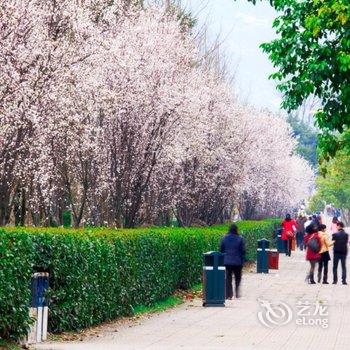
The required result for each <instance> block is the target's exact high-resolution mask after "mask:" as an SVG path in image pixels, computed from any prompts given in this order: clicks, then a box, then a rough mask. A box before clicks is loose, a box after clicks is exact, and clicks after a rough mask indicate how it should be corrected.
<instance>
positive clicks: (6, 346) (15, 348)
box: [0, 339, 21, 350]
mask: <svg viewBox="0 0 350 350" xmlns="http://www.w3.org/2000/svg"><path fill="white" fill-rule="evenodd" d="M20 349H21V347H20V346H19V345H18V344H15V343H12V342H9V341H5V340H2V339H0V350H20Z"/></svg>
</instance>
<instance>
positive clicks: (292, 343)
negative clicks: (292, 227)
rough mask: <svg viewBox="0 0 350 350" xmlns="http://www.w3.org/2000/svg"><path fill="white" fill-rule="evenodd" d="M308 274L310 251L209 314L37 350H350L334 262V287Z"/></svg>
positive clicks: (254, 278)
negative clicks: (308, 281) (308, 278)
mask: <svg viewBox="0 0 350 350" xmlns="http://www.w3.org/2000/svg"><path fill="white" fill-rule="evenodd" d="M348 265H349V264H348ZM307 268H308V263H307V262H306V261H305V253H304V252H293V253H292V257H290V258H288V257H285V256H284V255H282V254H280V269H279V270H278V271H273V270H272V271H271V270H270V273H269V274H266V275H261V274H256V273H246V274H244V275H243V282H242V298H241V299H238V300H232V301H227V302H226V307H225V308H209V307H208V308H204V307H202V302H201V300H199V299H195V300H194V301H193V302H187V303H185V304H183V305H180V306H179V307H177V308H175V309H172V310H168V311H166V312H163V313H160V314H157V315H154V316H151V317H150V318H148V317H144V318H141V319H140V320H138V321H131V322H127V323H124V324H121V325H120V324H119V323H116V324H110V325H108V326H105V327H103V328H102V329H101V330H100V331H99V336H98V337H96V336H92V337H87V338H86V339H84V340H83V341H79V342H53V343H44V344H38V345H37V346H36V349H45V350H53V349H55V350H56V349H67V350H109V349H111V350H113V349H118V350H131V349H135V350H136V349H137V350H138V349H145V350H146V349H147V350H148V349H149V350H151V349H152V350H158V349H159V350H166V349H168V350H175V349H176V350H177V349H182V350H190V349H191V350H195V349H201V350H203V349H205V350H209V349H215V350H216V349H220V350H221V349H226V350H229V349H230V350H232V349H237V350H238V349H239V350H244V349H247V350H248V349H249V350H250V349H259V350H263V349H266V350H267V349H269V350H274V349H276V350H277V349H283V350H286V349H298V350H302V349H308V350H313V349H315V350H316V349H317V350H320V349H322V350H331V349H332V350H348V349H350V332H349V331H350V293H349V287H348V286H346V285H342V284H339V283H338V284H337V285H332V284H331V282H332V261H331V262H330V264H329V270H330V272H329V282H330V284H329V285H323V284H316V285H309V284H306V283H305V282H304V279H305V275H306V270H307ZM339 269H340V266H339ZM339 273H340V270H339V272H338V274H339ZM349 281H350V278H349ZM280 302H282V303H280ZM263 303H264V305H265V306H264V305H262V304H263ZM327 324H328V327H327Z"/></svg>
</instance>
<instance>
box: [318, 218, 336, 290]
mask: <svg viewBox="0 0 350 350" xmlns="http://www.w3.org/2000/svg"><path fill="white" fill-rule="evenodd" d="M318 234H319V236H320V240H321V250H320V254H321V257H320V262H319V264H318V274H317V282H318V283H321V278H322V270H323V279H322V283H323V284H328V281H327V278H328V261H329V260H331V257H330V255H329V248H330V247H331V246H332V245H333V244H334V243H333V242H331V241H330V240H329V238H328V233H327V226H326V225H323V224H322V225H320V231H319V232H318Z"/></svg>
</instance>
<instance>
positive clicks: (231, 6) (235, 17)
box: [183, 0, 281, 112]
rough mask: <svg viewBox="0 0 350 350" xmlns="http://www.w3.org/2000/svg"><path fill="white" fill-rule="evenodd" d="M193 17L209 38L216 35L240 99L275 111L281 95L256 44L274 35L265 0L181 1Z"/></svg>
mask: <svg viewBox="0 0 350 350" xmlns="http://www.w3.org/2000/svg"><path fill="white" fill-rule="evenodd" d="M183 4H184V6H185V8H186V9H189V10H190V11H191V13H192V14H193V15H194V17H196V18H197V24H198V26H202V25H203V24H204V23H206V24H207V26H208V34H209V37H211V38H212V39H215V38H216V36H217V35H218V34H220V38H221V42H222V44H221V45H222V50H223V51H224V52H225V55H226V56H228V57H229V60H230V62H231V65H232V68H231V69H232V72H234V73H235V91H236V92H237V94H238V97H239V98H240V100H241V101H243V102H248V103H249V104H250V105H253V106H255V107H258V108H261V107H262V108H268V109H269V110H271V111H274V112H276V111H278V110H279V106H280V103H281V95H280V94H279V92H277V91H276V89H275V82H274V81H272V80H269V79H268V76H269V75H270V74H271V73H272V72H273V71H274V68H273V66H272V65H271V63H270V61H269V59H268V56H267V55H266V54H265V53H263V52H262V50H261V49H260V48H259V45H260V44H261V43H263V42H269V41H270V40H271V39H273V38H274V37H275V33H274V30H273V29H272V21H273V19H274V18H275V17H276V12H275V10H274V9H273V8H272V7H271V6H270V5H269V3H268V1H262V2H258V3H257V4H256V5H255V6H254V5H253V4H251V3H249V2H248V1H247V0H236V1H235V0H183Z"/></svg>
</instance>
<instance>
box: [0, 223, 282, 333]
mask: <svg viewBox="0 0 350 350" xmlns="http://www.w3.org/2000/svg"><path fill="white" fill-rule="evenodd" d="M274 224H275V222H274V221H272V220H269V221H257V222H253V221H251V222H249V221H244V222H239V227H240V230H241V234H242V235H243V236H244V237H245V239H246V242H247V250H248V254H247V257H248V259H250V260H253V259H255V248H256V240H257V239H259V238H262V237H267V238H270V237H271V232H272V230H273V226H274ZM226 231H227V226H226V225H224V226H214V227H210V228H150V229H148V228H147V229H133V230H113V229H81V230H73V229H63V228H62V229H60V228H19V227H12V228H10V227H6V228H0V281H1V284H0V337H3V338H15V339H16V338H18V337H20V336H21V335H23V334H25V333H26V331H27V328H28V325H29V324H30V319H29V316H28V305H29V300H30V290H29V285H30V279H31V274H32V273H33V272H35V271H47V272H49V273H50V290H49V293H48V297H49V300H50V304H49V308H50V314H49V330H50V331H51V332H62V331H68V330H78V329H81V328H84V327H89V326H92V325H94V324H98V323H100V322H103V321H105V320H110V319H114V318H116V317H118V316H122V315H129V314H132V312H133V307H135V306H139V305H148V304H151V303H153V302H155V301H158V300H161V299H164V298H166V297H168V296H169V295H171V294H172V293H173V292H174V291H175V290H176V289H178V288H188V287H190V286H191V285H193V284H195V283H198V282H199V281H200V278H201V271H202V253H203V252H205V251H209V250H217V248H218V245H219V241H220V238H221V237H222V235H223V234H224V233H225V232H226Z"/></svg>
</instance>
